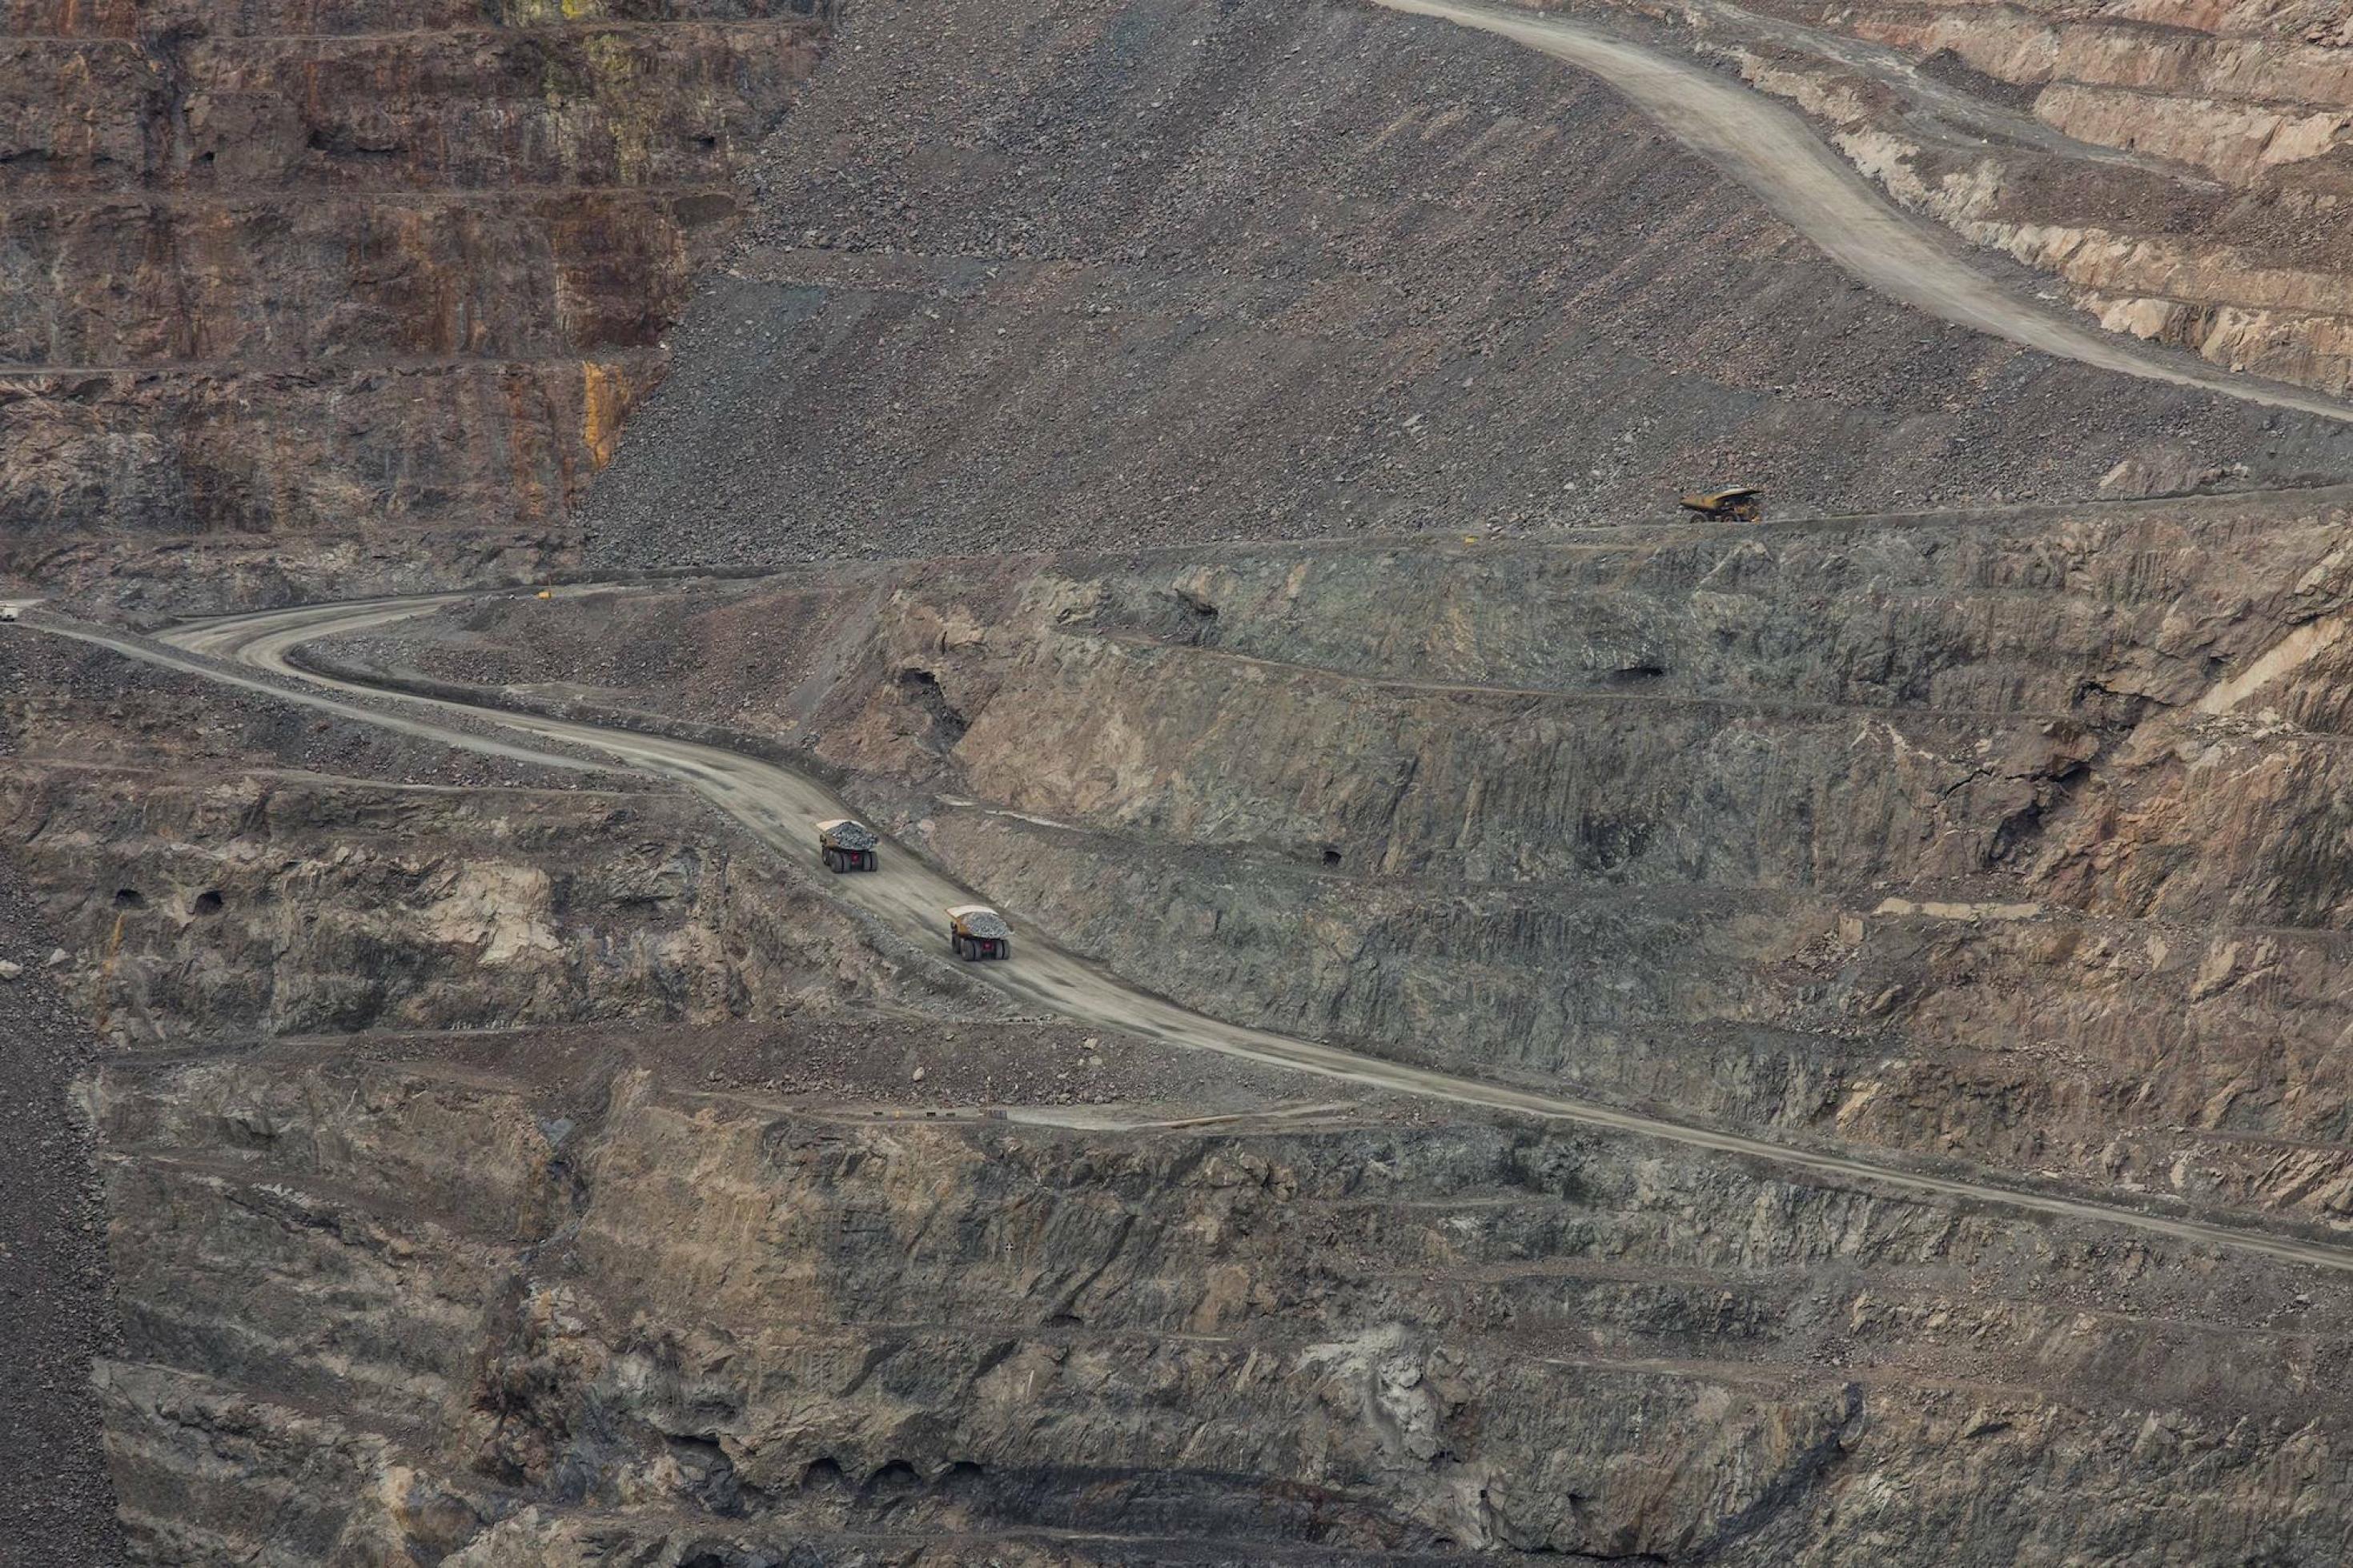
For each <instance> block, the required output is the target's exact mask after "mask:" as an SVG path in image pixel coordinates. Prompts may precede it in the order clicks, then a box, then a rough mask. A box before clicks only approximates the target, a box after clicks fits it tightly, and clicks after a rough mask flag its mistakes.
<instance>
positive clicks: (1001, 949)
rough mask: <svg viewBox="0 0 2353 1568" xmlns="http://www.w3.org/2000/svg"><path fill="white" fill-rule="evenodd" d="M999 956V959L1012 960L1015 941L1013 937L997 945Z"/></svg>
mask: <svg viewBox="0 0 2353 1568" xmlns="http://www.w3.org/2000/svg"><path fill="white" fill-rule="evenodd" d="M1012 956H1013V939H1012V938H1011V937H1007V938H1006V939H1005V940H1004V941H1002V942H998V943H997V957H999V958H1010V957H1012Z"/></svg>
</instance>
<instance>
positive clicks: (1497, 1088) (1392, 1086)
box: [12, 584, 2353, 1272]
mask: <svg viewBox="0 0 2353 1568" xmlns="http://www.w3.org/2000/svg"><path fill="white" fill-rule="evenodd" d="M611 591H612V585H610V584H583V585H580V586H577V587H573V588H562V589H557V590H555V591H554V592H555V593H556V594H557V595H558V596H569V595H575V594H583V593H592V592H594V593H609V592H611ZM474 596H476V595H469V594H432V595H418V596H416V597H412V598H400V599H378V600H367V601H358V602H353V603H346V604H332V605H303V606H299V607H296V608H293V609H285V610H271V611H265V612H261V613H259V614H254V615H245V616H228V617H225V618H221V619H217V620H209V621H200V622H193V623H189V624H187V625H185V626H178V627H175V628H174V629H172V630H170V631H167V632H164V633H163V634H162V635H161V636H160V637H159V638H158V639H156V640H154V641H150V640H147V639H144V638H141V637H134V636H131V635H129V634H125V633H120V632H116V631H114V630H112V629H111V628H107V627H102V626H90V625H85V624H80V623H75V622H69V621H63V620H58V619H55V618H51V617H47V616H42V617H38V618H37V619H35V620H31V621H27V622H26V623H23V624H22V625H21V626H18V627H16V628H12V631H14V632H16V633H19V634H21V633H23V632H26V631H34V630H38V631H44V632H48V633H52V634H54V635H58V636H62V637H73V638H76V639H78V640H80V641H83V642H88V643H95V644H98V645H100V646H101V647H109V648H111V649H114V650H115V651H117V652H119V653H121V654H125V655H128V656H129V657H131V658H137V659H142V660H144V661H146V662H148V663H151V664H159V665H163V666H165V667H167V668H174V669H179V670H183V671H185V672H187V673H190V674H193V675H197V676H201V677H203V678H205V679H209V680H215V681H220V682H224V683H226V684H228V685H231V686H236V687H238V688H242V689H248V690H253V691H258V692H262V693H265V694H267V695H269V696H271V697H275V698H279V699H281V700H287V701H292V702H297V703H301V704H304V705H306V706H309V707H311V708H314V709H322V710H326V711H328V712H332V713H334V714H336V715H337V716H339V717H341V718H344V719H348V720H353V721H357V722H360V723H365V724H374V725H378V726H381V727H383V728H385V729H387V730H392V731H397V732H399V733H402V734H406V735H412V736H415V737H417V738H419V739H422V740H426V741H430V742H434V743H436V744H438V745H447V746H453V747H459V748H462V749H464V750H467V751H471V752H480V753H485V754H489V755H493V756H500V757H505V758H509V759H512V760H515V761H521V762H529V763H539V764H542V765H546V766H554V767H561V768H574V769H584V770H585V769H592V768H604V767H609V766H612V765H614V764H616V763H617V764H618V765H620V766H622V767H624V768H628V769H631V770H634V771H636V772H638V773H646V774H649V775H651V776H654V777H657V778H661V779H667V780H670V781H672V782H674V783H677V784H683V785H685V786H686V787H687V788H688V789H691V790H692V791H693V792H694V793H696V794H697V795H701V796H702V797H703V798H704V799H705V800H707V801H709V802H710V803H711V804H712V805H715V806H717V807H718V808H719V809H720V810H721V811H723V812H725V813H726V814H727V815H728V816H730V817H732V818H733V819H734V820H735V821H736V822H738V823H740V824H741V825H742V826H744V827H745V828H746V829H748V830H749V831H750V832H751V833H752V834H754V836H755V837H758V838H759V839H760V840H761V842H763V843H764V844H765V845H767V846H768V847H770V848H772V849H774V850H776V852H777V853H778V854H780V855H783V856H786V857H787V858H798V859H802V860H804V861H807V862H811V863H813V862H814V861H815V859H816V841H817V830H816V825H817V824H818V822H820V821H823V820H825V819H827V818H828V817H835V816H855V815H857V813H856V812H855V811H854V810H853V809H852V808H851V807H850V806H849V805H848V804H847V803H846V802H844V801H842V800H841V799H840V798H839V797H838V796H837V795H834V794H833V793H832V792H831V791H829V790H828V789H827V788H826V787H825V786H824V785H822V784H818V782H817V781H816V780H814V779H812V778H810V777H808V776H807V775H806V774H803V773H797V772H796V771H794V770H793V769H791V768H788V767H784V766H781V765H779V764H777V763H769V762H763V761H760V760H758V759H756V758H754V757H750V756H746V755H744V754H743V753H741V752H733V751H728V750H726V749H724V748H722V747H718V746H709V745H702V744H699V743H696V742H691V741H681V740H672V739H670V738H668V737H665V736H659V735H649V734H643V733H639V732H638V731H629V730H621V729H608V728H606V727H603V726H600V725H596V724H589V723H583V722H580V721H575V720H567V719H555V718H546V717H542V716H539V715H536V714H527V713H519V712H515V711H512V710H508V709H504V708H499V707H496V706H493V705H491V704H490V703H488V702H485V703H482V704H480V705H477V704H473V703H469V702H460V701H455V700H448V699H446V698H431V697H419V696H415V695H412V694H409V693H406V692H401V691H396V690H392V689H378V688H375V687H371V686H365V685H362V684H359V683H357V682H354V681H351V680H346V679H333V678H330V677H327V676H323V675H319V674H315V673H311V672H310V671H308V670H305V669H302V668H298V667H297V666H296V665H295V664H294V663H292V662H291V661H290V654H291V653H292V652H293V650H294V649H295V648H296V647H299V646H300V645H301V644H303V643H306V642H311V641H315V640H318V639H321V638H324V637H343V636H349V635H351V634H353V633H358V632H365V631H371V630H375V629H378V628H381V627H384V626H389V625H392V624H393V623H395V622H397V621H402V620H406V619H409V618H411V617H414V616H421V615H426V614H428V613H430V612H431V611H433V610H435V609H438V608H439V607H441V606H442V605H448V604H453V603H458V602H460V601H463V600H465V599H468V598H471V597H474ZM387 703H389V704H390V705H388V706H387V705H386V704H387ZM485 721H488V729H487V731H486V727H485ZM508 736H512V737H517V738H515V739H509V738H506V737H508ZM526 739H527V740H535V741H538V742H554V743H555V744H557V745H560V746H564V747H567V748H576V751H575V752H564V751H551V750H548V749H545V747H544V746H534V745H531V744H528V743H526ZM578 752H586V753H588V754H589V756H590V757H593V758H599V759H606V760H603V761H592V760H587V759H585V758H584V757H582V756H581V755H579V754H578ZM825 884H826V886H827V887H828V889H830V890H831V891H832V892H833V894H834V895H835V896H836V897H838V898H839V899H841V900H843V901H844V902H846V903H849V904H852V905H855V906H857V907H858V908H859V909H860V910H864V911H865V912H866V913H867V914H869V915H871V916H872V917H873V918H874V919H875V920H876V921H878V922H880V923H881V925H883V926H885V927H887V928H889V929H890V930H891V931H894V932H895V933H897V934H898V935H900V936H901V937H902V938H904V939H905V940H907V941H909V942H913V943H915V944H916V945H917V946H919V947H922V948H929V949H933V950H934V951H936V952H939V954H940V962H942V963H949V962H953V961H952V960H950V959H948V957H947V956H946V947H947V943H946V936H945V925H946V921H945V917H944V914H943V913H942V911H943V910H945V909H946V907H947V906H949V905H951V904H956V903H965V902H970V901H973V900H976V899H978V898H980V897H982V895H979V894H977V893H976V892H974V891H973V890H972V889H966V888H965V887H963V886H961V885H959V884H958V883H956V882H955V881H954V880H952V879H949V878H948V877H947V876H945V875H944V874H943V873H942V872H940V871H939V870H938V869H936V868H934V867H933V866H931V865H929V864H928V863H926V862H925V861H924V860H923V858H921V857H920V856H918V855H916V854H915V853H913V851H911V850H910V849H908V848H906V847H904V846H902V845H899V844H895V843H892V842H891V841H889V840H887V839H886V840H885V841H884V844H883V848H882V868H881V870H880V871H878V872H872V873H863V874H858V875H851V876H842V877H830V878H827V879H825ZM1014 945H1015V951H1016V952H1017V954H1018V956H1017V957H1016V958H1015V959H1014V961H1013V962H1011V963H976V964H971V965H968V966H966V967H965V973H967V974H969V975H970V976H971V977H972V978H974V979H976V980H977V981H979V982H981V983H983V984H988V985H990V986H993V987H995V988H996V989H997V990H998V991H1001V992H1003V993H1004V994H1007V995H1008V996H1010V997H1012V998H1013V999H1014V1000H1016V1001H1018V1002H1020V1003H1022V1004H1023V1005H1027V1006H1030V1007H1035V1008H1039V1009H1041V1010H1045V1011H1050V1012H1053V1013H1057V1014H1060V1015H1061V1016H1065V1017H1069V1018H1072V1019H1075V1020H1079V1021H1081V1022H1084V1023H1090V1024H1099V1025H1102V1026H1104V1027H1106V1028H1112V1029H1118V1030H1121V1031H1124V1032H1125V1033H1128V1034H1132V1035H1136V1036H1140V1037H1145V1038H1148V1039H1153V1040H1157V1041H1160V1042H1163V1043H1165V1044H1167V1045H1171V1046H1177V1047H1187V1048H1191V1049H1197V1050H1207V1051H1216V1052H1219V1053H1220V1054H1223V1055H1226V1056H1231V1057H1240V1058H1247V1059H1249V1060H1251V1061H1256V1062H1262V1063H1265V1064H1268V1065H1270V1066H1273V1067H1282V1068H1293V1069H1295V1070H1298V1071H1301V1072H1307V1073H1314V1074H1315V1075H1317V1076H1319V1077H1323V1078H1327V1079H1337V1080H1339V1081H1341V1082H1345V1083H1349V1084H1355V1085H1358V1086H1361V1087H1363V1088H1366V1089H1378V1090H1385V1091H1388V1092H1390V1093H1396V1094H1409V1095H1416V1096H1420V1097H1423V1098H1426V1099H1430V1100H1442V1101H1445V1102H1447V1103H1449V1104H1453V1105H1461V1106H1467V1107H1472V1108H1477V1109H1481V1110H1495V1111H1504V1112H1510V1113H1514V1114H1517V1115H1523V1116H1531V1117H1538V1118H1545V1119H1548V1120H1554V1121H1574V1122H1578V1123H1582V1124H1584V1125H1587V1126H1591V1127H1599V1128H1606V1129H1609V1130H1610V1131H1616V1132H1622V1133H1630V1134H1633V1135H1635V1136H1638V1137H1643V1138H1652V1139H1658V1140H1661V1141H1663V1142H1670V1143H1676V1144H1681V1145H1683V1146H1686V1147H1689V1148H1694V1149H1704V1150H1706V1151H1709V1152H1713V1153H1717V1154H1727V1155H1733V1156H1736V1157H1739V1158H1743V1159H1750V1160H1757V1161H1762V1162H1766V1163H1770V1164H1773V1165H1776V1166H1779V1167H1782V1168H1785V1169H1788V1170H1794V1171H1801V1172H1804V1173H1809V1174H1810V1175H1814V1176H1820V1177H1827V1178H1829V1179H1831V1180H1832V1181H1834V1182H1844V1183H1862V1184H1868V1185H1870V1186H1873V1187H1879V1188H1883V1189H1893V1190H1896V1191H1901V1192H1906V1193H1913V1194H1927V1195H1932V1196H1935V1197H1937V1198H1941V1199H1947V1200H1951V1201H1954V1202H1957V1203H1961V1204H1978V1205H1993V1206H1997V1207H2000V1208H2003V1209H2008V1210H2011V1211H2023V1212H2025V1213H2029V1214H2037V1215H2049V1216H2052V1217H2053V1218H2058V1219H2064V1220H2076V1221H2085V1220H2088V1221H2092V1222H2095V1223H2100V1224H2106V1225H2114V1226H2125V1227H2128V1228H2130V1229H2133V1230H2137V1231H2143V1232H2147V1233H2150V1234H2154V1235H2157V1236H2160V1237H2167V1238H2168V1239H2171V1240H2174V1241H2179V1242H2186V1243H2189V1244H2192V1245H2198V1246H2215V1247H2233V1248H2237V1249H2239V1250H2241V1251H2245V1252H2254V1253H2260V1254H2263V1256H2265V1257H2269V1258H2278V1259H2282V1260H2284V1261H2286V1262H2290V1263H2298V1264H2308V1265H2312V1266H2315V1267H2318V1268H2330V1269H2337V1270H2343V1271H2347V1272H2353V1247H2340V1246H2337V1245H2334V1244H2331V1243H2329V1242H2325V1241H2317V1240H2311V1239H2306V1238H2304V1237H2296V1236H2292V1235H2285V1234H2280V1233H2274V1232H2261V1231H2253V1230H2247V1229H2242V1228H2239V1227H2237V1226H2226V1225H2219V1224H2214V1223H2211V1222H2207V1221H2202V1220H2195V1219H2188V1218H2179V1217H2174V1216H2170V1215H2160V1214H2152V1213H2147V1212H2143V1211H2141V1210H2137V1209H2130V1208H2126V1207H2122V1206H2120V1205H2110V1204H2102V1203H2095V1202H2089V1201H2085V1200H2082V1199H2076V1198H2067V1197H2060V1196H2055V1195H2052V1194H2045V1193H2039V1192H2027V1191H2021V1190H2018V1189H2015V1188H2011V1187H2007V1186H2003V1185H2000V1184H1997V1183H1994V1182H1990V1181H1984V1180H1968V1179H1964V1178H1959V1177H1952V1176H1942V1175H1935V1174H1931V1173H1926V1172H1921V1171H1915V1170H1910V1169H1906V1168H1905V1167H1904V1166H1902V1165H1898V1164H1894V1163H1882V1162H1879V1161H1873V1160H1870V1159H1863V1158H1858V1157H1856V1156H1854V1155H1851V1154H1844V1153H1837V1152H1829V1151H1825V1150H1820V1149H1814V1148H1808V1147H1802V1146H1797V1145H1792V1144H1787V1143H1777V1142H1769V1141H1767V1140H1766V1139H1762V1138H1755V1137H1748V1136H1745V1135H1743V1134H1740V1133H1735V1132H1725V1131H1716V1130H1715V1129H1712V1128H1705V1127H1697V1126H1691V1125H1686V1124H1684V1123H1681V1122H1676V1121H1668V1120H1666V1119H1664V1118H1662V1117H1655V1116H1646V1115H1641V1114H1639V1113H1637V1112H1633V1111H1629V1110H1618V1109H1615V1108H1613V1107H1610V1106H1607V1105H1600V1104H1596V1103H1593V1102H1590V1101H1587V1100H1573V1099H1568V1098H1565V1097H1562V1096H1558V1095H1549V1094H1541V1093H1536V1092H1533V1091H1530V1090H1525V1089H1512V1088H1508V1087H1506V1086H1504V1085H1501V1084H1494V1083H1487V1082H1482V1081H1481V1080H1479V1079H1469V1078H1461V1077H1457V1076H1454V1075H1452V1074H1448V1073H1440V1072H1433V1071H1430V1070H1428V1069H1425V1068H1416V1067H1410V1066H1407V1065H1404V1064H1402V1063H1398V1062H1393V1061H1388V1060H1384V1059H1382V1058H1378V1057H1375V1056H1368V1055H1366V1054H1363V1053H1361V1052H1357V1051H1353V1050H1349V1049H1347V1048H1345V1047H1340V1046H1333V1045H1325V1044H1322V1043H1319V1042H1317V1041H1314V1040H1304V1039H1297V1038H1293V1037H1290V1036H1287V1035H1278V1034H1274V1033H1271V1032H1270V1031H1267V1030H1263V1029H1253V1028H1250V1027H1247V1026H1242V1025H1239V1024H1231V1023H1227V1022H1225V1021H1223V1020H1221V1019H1217V1018H1212V1017H1208V1016H1205V1015H1202V1014H1199V1013H1196V1012H1193V1011H1191V1010H1189V1009H1187V1008H1185V1007H1181V1006H1179V1005H1176V1003H1174V1002H1171V1001H1168V1000H1167V999H1166V998H1165V997H1161V996H1156V995H1154V994H1151V993H1149V992H1147V991H1145V990H1143V989H1141V988H1139V987H1137V986H1135V985H1133V984H1129V983H1128V982H1126V981H1124V980H1122V979H1120V978H1119V977H1118V976H1117V975H1115V974H1113V973H1111V972H1110V971H1109V970H1107V969H1105V968H1103V966H1102V965H1101V964H1098V963H1092V962H1091V961H1089V960H1087V959H1083V958H1081V957H1080V956H1078V955H1077V954H1075V953H1072V952H1069V951H1067V950H1065V949H1063V948H1060V947H1059V946H1057V945H1055V944H1054V942H1052V941H1051V940H1050V939H1048V938H1045V937H1042V936H1040V935H1039V934H1038V933H1037V932H1035V931H1027V930H1018V931H1017V932H1016V935H1015V944H1014Z"/></svg>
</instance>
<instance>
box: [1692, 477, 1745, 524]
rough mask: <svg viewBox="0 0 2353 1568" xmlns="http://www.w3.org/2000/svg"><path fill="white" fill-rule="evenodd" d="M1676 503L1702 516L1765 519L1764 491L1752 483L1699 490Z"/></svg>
mask: <svg viewBox="0 0 2353 1568" xmlns="http://www.w3.org/2000/svg"><path fill="white" fill-rule="evenodd" d="M1676 504H1677V505H1679V506H1681V507H1682V508H1683V510H1685V511H1694V512H1697V513H1698V514H1699V515H1700V516H1702V517H1708V518H1721V519H1728V520H1730V521H1736V522H1762V521H1765V492H1764V491H1762V490H1760V489H1757V487H1756V486H1754V485H1732V486H1728V487H1726V488H1725V489H1720V490H1700V491H1696V492H1694V494H1691V495H1687V496H1685V497H1683V499H1682V500H1680V501H1678V502H1677V503H1676Z"/></svg>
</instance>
